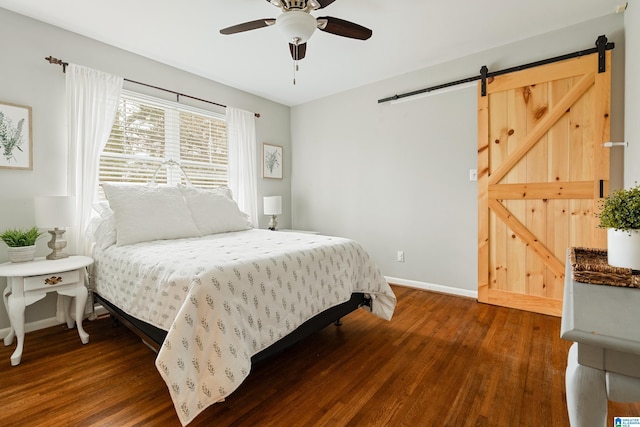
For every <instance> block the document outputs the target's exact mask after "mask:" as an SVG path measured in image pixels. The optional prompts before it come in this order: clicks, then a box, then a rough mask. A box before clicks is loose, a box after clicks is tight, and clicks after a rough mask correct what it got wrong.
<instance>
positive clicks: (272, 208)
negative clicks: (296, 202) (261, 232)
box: [263, 196, 282, 231]
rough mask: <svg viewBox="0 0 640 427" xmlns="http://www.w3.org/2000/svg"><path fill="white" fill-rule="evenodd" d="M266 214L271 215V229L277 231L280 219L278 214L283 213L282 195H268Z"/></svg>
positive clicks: (265, 206) (265, 201)
mask: <svg viewBox="0 0 640 427" xmlns="http://www.w3.org/2000/svg"><path fill="white" fill-rule="evenodd" d="M263 202H264V214H265V215H271V220H270V221H269V230H273V231H276V230H277V229H278V221H276V216H278V215H280V214H281V213H282V197H280V196H268V197H265V198H264V200H263Z"/></svg>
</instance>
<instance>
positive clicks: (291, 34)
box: [276, 10, 318, 44]
mask: <svg viewBox="0 0 640 427" xmlns="http://www.w3.org/2000/svg"><path fill="white" fill-rule="evenodd" d="M276 27H277V28H278V30H280V32H281V33H282V35H284V37H285V39H286V40H287V42H289V43H293V42H294V40H296V39H297V40H298V43H299V44H302V43H306V42H307V40H309V39H310V38H311V36H312V35H313V33H314V31H315V30H316V28H318V22H317V21H316V18H315V17H314V16H312V15H310V14H308V13H307V12H302V11H299V10H292V11H289V12H284V13H283V14H282V15H280V16H278V17H277V18H276Z"/></svg>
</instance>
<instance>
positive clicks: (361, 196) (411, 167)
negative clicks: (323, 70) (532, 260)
mask: <svg viewBox="0 0 640 427" xmlns="http://www.w3.org/2000/svg"><path fill="white" fill-rule="evenodd" d="M623 20H624V18H623V16H622V15H609V16H606V17H604V18H601V19H597V20H594V21H590V22H586V23H584V24H581V25H577V26H574V27H570V28H566V29H564V30H562V31H558V32H554V33H550V34H545V35H542V36H539V37H535V38H532V39H527V40H523V41H520V42H518V43H514V44H510V45H505V46H502V47H499V48H496V49H491V50H488V51H486V52H482V53H478V54H476V55H472V56H469V57H465V58H462V59H459V60H456V61H452V62H449V63H446V64H441V65H438V66H434V67H430V68H426V69H422V70H418V71H415V72H410V73H407V74H405V75H402V76H398V77H397V78H393V79H389V80H385V81H382V82H378V83H375V84H372V85H368V86H365V87H361V88H358V89H355V90H352V91H349V92H344V93H341V94H338V95H335V96H330V97H327V98H324V99H321V100H318V101H315V102H311V103H308V104H304V105H300V106H296V107H294V108H292V114H291V123H292V133H291V139H292V144H293V172H292V173H293V176H292V197H293V201H294V202H293V205H292V221H293V226H294V227H295V228H300V229H312V230H318V231H320V232H322V233H326V234H330V235H339V236H344V237H349V238H353V239H355V240H358V241H360V242H361V243H362V244H363V245H364V247H365V248H366V249H367V250H368V251H369V252H370V254H371V255H372V256H373V258H374V259H375V260H376V262H377V263H378V265H379V266H380V267H381V269H382V272H383V274H385V275H386V276H388V277H392V278H399V279H401V283H407V284H414V285H417V286H421V287H426V288H434V286H433V285H436V286H435V287H436V288H438V286H443V287H448V288H449V290H451V291H453V292H455V293H460V294H465V295H474V294H475V293H476V287H477V279H476V277H477V188H476V183H474V182H469V169H472V168H475V167H476V163H477V154H476V147H477V123H476V122H477V101H476V90H475V89H474V88H470V89H462V90H458V91H453V92H449V93H443V94H440V95H434V96H432V97H427V98H422V99H415V100H410V101H408V102H405V103H398V104H395V105H393V104H391V103H384V104H378V103H377V100H378V99H381V98H386V97H388V96H392V95H394V94H397V93H403V92H408V91H412V90H417V89H421V88H425V87H429V86H432V85H436V84H440V83H445V82H449V81H452V80H457V79H461V78H465V77H470V76H474V75H478V74H479V70H480V67H481V66H482V65H487V66H488V67H489V70H490V71H497V70H501V69H505V68H508V67H512V66H516V65H520V64H524V63H529V62H533V61H537V60H542V59H546V58H549V57H554V56H558V55H562V54H565V53H569V52H574V51H579V50H583V49H589V48H592V47H594V46H595V45H594V43H595V41H596V39H597V37H598V36H599V35H602V34H605V35H607V37H608V38H609V41H613V42H615V43H616V49H614V52H613V62H614V65H613V80H614V84H612V87H613V90H612V104H613V105H612V138H622V137H623V134H622V129H623V118H622V114H623V108H624V107H623V102H624V101H623V90H624V89H623V87H624V85H623V79H624V32H623ZM442 42H443V43H444V42H446V41H444V40H443V41H442ZM416 48H419V46H417V47H416ZM612 157H613V159H612V161H613V167H612V173H613V175H614V177H613V181H614V183H613V185H617V186H619V185H621V182H622V161H621V157H620V155H619V154H615V153H614V154H613V156H612ZM398 250H403V251H404V252H405V259H406V260H405V262H403V263H401V262H397V261H396V252H397V251H398ZM416 282H417V283H416Z"/></svg>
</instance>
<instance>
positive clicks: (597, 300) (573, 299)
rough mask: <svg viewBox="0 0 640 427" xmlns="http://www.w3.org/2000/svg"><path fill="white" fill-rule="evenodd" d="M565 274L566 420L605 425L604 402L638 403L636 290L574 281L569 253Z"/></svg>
mask: <svg viewBox="0 0 640 427" xmlns="http://www.w3.org/2000/svg"><path fill="white" fill-rule="evenodd" d="M565 274H566V276H565V287H564V300H563V309H562V326H561V331H560V336H561V337H562V338H564V339H566V340H569V341H574V344H573V345H572V346H571V349H570V350H569V357H568V360H567V371H566V387H567V408H568V410H569V420H570V422H571V426H572V427H592V426H593V427H605V426H606V425H607V400H613V401H616V402H637V401H640V322H639V321H638V319H639V318H640V289H635V288H622V287H616V286H606V285H592V284H587V283H580V282H576V281H574V280H573V278H572V271H571V263H570V262H569V255H568V253H567V268H566V272H565ZM611 415H612V416H625V414H611ZM627 415H628V414H627Z"/></svg>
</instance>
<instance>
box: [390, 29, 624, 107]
mask: <svg viewBox="0 0 640 427" xmlns="http://www.w3.org/2000/svg"><path fill="white" fill-rule="evenodd" d="M614 47H615V44H614V43H607V38H606V37H605V36H600V37H598V39H597V40H596V47H594V48H591V49H586V50H581V51H578V52H573V53H568V54H565V55H560V56H556V57H553V58H548V59H543V60H541V61H536V62H530V63H528V64H524V65H518V66H516V67H511V68H507V69H505V70H499V71H492V72H488V69H487V68H486V66H483V67H482V68H481V69H480V75H477V76H473V77H467V78H466V79H460V80H455V81H452V82H448V83H442V84H439V85H436V86H431V87H428V88H425V89H419V90H414V91H412V92H406V93H402V94H399V95H393V96H390V97H388V98H383V99H379V100H378V104H382V103H383V102H389V101H396V100H398V99H401V98H406V97H409V96H414V95H420V94H423V93H427V92H432V91H434V90H438V89H444V88H447V87H450V86H457V85H459V84H463V83H469V82H473V81H475V80H483V81H485V80H486V79H487V78H491V77H496V76H500V75H502V74H508V73H512V72H514V71H521V70H526V69H527V68H533V67H537V66H539V65H545V64H551V63H553V62H558V61H564V60H565V59H571V58H577V57H580V56H584V55H590V54H592V53H600V55H601V57H600V62H601V64H602V62H603V60H604V57H603V56H602V52H604V50H611V49H613V48H614ZM600 67H602V65H600Z"/></svg>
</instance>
